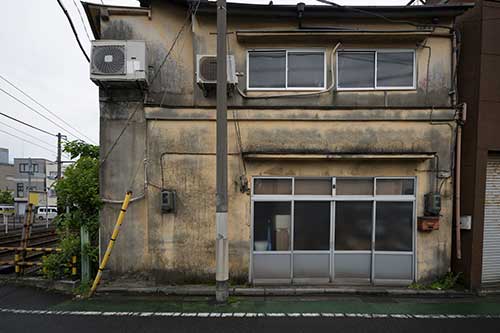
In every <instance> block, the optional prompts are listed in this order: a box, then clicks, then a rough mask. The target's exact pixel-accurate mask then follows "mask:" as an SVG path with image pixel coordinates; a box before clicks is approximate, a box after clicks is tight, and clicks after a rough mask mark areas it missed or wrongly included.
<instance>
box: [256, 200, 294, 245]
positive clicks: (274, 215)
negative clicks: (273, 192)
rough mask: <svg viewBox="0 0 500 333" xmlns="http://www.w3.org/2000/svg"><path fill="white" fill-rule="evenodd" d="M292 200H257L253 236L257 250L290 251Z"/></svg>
mask: <svg viewBox="0 0 500 333" xmlns="http://www.w3.org/2000/svg"><path fill="white" fill-rule="evenodd" d="M291 210H292V209H291V203H290V202H255V203H254V223H253V238H254V250H255V251H289V250H290V230H291Z"/></svg>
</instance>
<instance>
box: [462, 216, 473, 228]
mask: <svg viewBox="0 0 500 333" xmlns="http://www.w3.org/2000/svg"><path fill="white" fill-rule="evenodd" d="M460 229H462V230H471V229H472V216H470V215H464V216H460Z"/></svg>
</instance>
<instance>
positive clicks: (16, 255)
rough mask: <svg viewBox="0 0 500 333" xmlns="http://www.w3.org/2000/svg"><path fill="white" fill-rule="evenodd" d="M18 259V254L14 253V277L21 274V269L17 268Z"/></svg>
mask: <svg viewBox="0 0 500 333" xmlns="http://www.w3.org/2000/svg"><path fill="white" fill-rule="evenodd" d="M19 259H20V256H19V254H17V253H16V254H15V255H14V263H15V271H16V275H19V273H21V267H19Z"/></svg>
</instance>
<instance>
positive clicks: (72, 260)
mask: <svg viewBox="0 0 500 333" xmlns="http://www.w3.org/2000/svg"><path fill="white" fill-rule="evenodd" d="M71 275H72V276H73V277H74V276H76V256H72V257H71Z"/></svg>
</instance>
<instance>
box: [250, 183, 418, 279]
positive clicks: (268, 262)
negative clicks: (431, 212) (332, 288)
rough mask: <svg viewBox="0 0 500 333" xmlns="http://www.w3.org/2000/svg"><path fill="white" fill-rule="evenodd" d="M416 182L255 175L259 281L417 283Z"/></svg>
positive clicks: (254, 272) (254, 269) (254, 264)
mask: <svg viewBox="0 0 500 333" xmlns="http://www.w3.org/2000/svg"><path fill="white" fill-rule="evenodd" d="M414 187H415V179H414V178H408V177H407V178H381V177H380V178H334V177H328V178H292V177H281V178H255V179H254V180H253V195H252V221H253V225H252V230H253V232H252V256H251V273H250V279H251V281H253V282H255V283H266V282H270V283H291V282H293V283H324V282H340V283H356V282H366V283H369V282H383V281H389V282H390V281H399V282H402V281H403V282H405V281H411V280H413V276H414V262H415V258H414V234H415V233H414V229H415V224H414V220H415V217H414V210H415V208H414V207H415V188H414Z"/></svg>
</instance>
